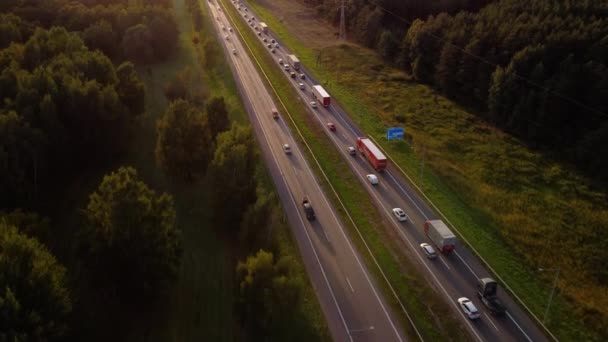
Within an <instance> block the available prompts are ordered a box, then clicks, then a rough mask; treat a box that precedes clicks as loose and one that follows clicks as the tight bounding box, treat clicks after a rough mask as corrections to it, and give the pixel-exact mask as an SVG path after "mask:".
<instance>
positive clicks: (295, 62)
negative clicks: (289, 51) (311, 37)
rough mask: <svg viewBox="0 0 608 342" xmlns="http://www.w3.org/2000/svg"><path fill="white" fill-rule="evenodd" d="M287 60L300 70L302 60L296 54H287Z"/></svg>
mask: <svg viewBox="0 0 608 342" xmlns="http://www.w3.org/2000/svg"><path fill="white" fill-rule="evenodd" d="M287 60H288V61H289V64H291V66H292V67H293V68H294V69H296V70H300V60H299V59H298V57H296V55H287Z"/></svg>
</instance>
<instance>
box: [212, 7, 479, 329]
mask: <svg viewBox="0 0 608 342" xmlns="http://www.w3.org/2000/svg"><path fill="white" fill-rule="evenodd" d="M223 4H225V6H223V8H224V10H225V13H227V14H230V15H231V16H232V17H236V16H238V15H239V14H238V11H237V10H236V9H235V8H234V7H233V6H232V5H231V4H229V3H228V4H227V3H225V2H223ZM233 23H234V27H237V28H238V31H239V32H240V33H241V34H242V36H243V38H244V39H245V42H246V43H247V45H249V47H250V48H251V49H252V51H253V54H254V55H255V57H256V58H257V59H258V61H259V62H260V63H261V65H262V70H263V71H264V72H265V73H266V74H267V75H268V76H269V78H270V83H271V85H272V87H273V88H274V89H275V90H276V91H277V93H278V95H279V97H280V98H281V100H282V102H283V103H284V104H285V107H286V109H287V110H288V111H289V113H291V115H292V118H293V120H294V121H295V127H297V129H299V130H300V132H301V133H302V135H303V137H304V141H305V142H306V143H307V144H308V145H309V146H310V148H311V150H312V153H313V154H314V156H315V157H316V159H317V160H318V161H319V163H320V167H321V169H322V170H323V172H324V173H325V174H326V175H327V176H328V178H329V179H330V181H331V186H333V188H335V189H336V191H337V192H338V194H339V199H340V200H341V201H342V202H343V203H344V204H345V206H346V207H347V210H348V212H349V214H350V215H352V218H353V221H354V222H355V223H356V224H357V227H358V228H359V230H360V232H361V234H362V235H363V237H364V238H365V241H366V242H367V244H368V245H369V247H370V249H371V250H372V253H373V255H374V257H375V258H376V260H377V261H378V263H379V265H380V266H381V267H382V269H383V270H384V272H385V274H386V275H387V277H388V279H389V281H390V283H391V284H392V285H393V287H394V288H395V291H396V292H397V294H398V296H399V298H400V300H401V301H402V302H403V303H404V305H405V306H406V308H407V310H408V312H409V313H410V315H411V316H412V319H413V320H414V322H415V325H416V326H417V327H418V329H420V330H421V332H422V335H423V337H424V338H425V339H427V340H438V339H451V340H466V339H467V337H466V336H467V333H466V332H465V331H464V328H463V327H462V326H461V325H460V323H459V322H457V321H456V320H455V318H454V317H453V315H451V314H442V315H435V312H442V313H447V312H451V309H450V308H448V307H447V305H446V304H445V303H444V302H443V300H440V299H439V298H438V296H439V295H438V294H437V293H436V292H435V291H434V289H432V288H430V287H429V285H428V284H427V283H426V281H425V280H423V279H422V278H421V277H420V273H419V270H418V269H417V268H416V266H414V265H412V264H411V263H410V262H409V261H408V259H407V258H405V257H404V256H403V254H401V253H397V251H401V250H402V249H403V246H402V245H401V244H400V243H399V242H398V241H400V239H398V238H397V236H396V233H395V232H394V231H393V230H392V229H387V228H386V227H387V224H386V222H385V221H384V218H383V216H382V215H380V214H379V212H378V210H377V209H376V208H375V207H374V206H373V205H372V204H371V203H370V202H369V201H361V198H367V196H368V194H367V193H366V192H365V190H364V189H363V188H362V187H360V186H358V184H359V180H358V179H356V176H355V175H354V174H353V173H352V172H350V171H346V170H350V168H349V167H348V165H347V164H346V162H345V161H344V160H343V159H342V157H341V156H340V154H339V153H338V152H337V151H336V150H335V149H333V148H327V146H330V145H331V141H330V140H329V138H328V137H327V136H326V135H325V133H324V128H323V127H321V126H320V125H319V124H318V123H317V122H316V121H315V119H313V118H312V116H311V115H310V114H308V113H307V111H306V110H305V109H304V107H306V106H302V104H301V103H300V100H299V98H298V97H297V95H296V91H295V90H294V89H293V88H292V86H291V85H290V83H289V82H290V81H289V80H287V79H286V78H285V77H284V76H283V75H282V73H283V71H282V70H281V69H280V68H278V67H277V66H276V65H275V64H276V63H275V62H274V61H273V59H272V58H271V57H270V56H269V55H268V53H267V52H266V51H265V48H264V47H263V46H262V45H261V44H260V43H259V42H258V39H257V37H256V36H255V34H254V33H253V32H251V30H250V29H249V27H248V26H247V25H246V24H245V23H244V22H243V21H242V20H241V19H240V18H238V19H237V20H236V21H234V20H233ZM286 121H287V122H288V123H289V124H290V126H291V127H292V129H294V128H295V127H294V123H292V122H290V121H289V120H287V117H286ZM296 139H297V140H300V138H299V136H296ZM300 143H303V141H300ZM304 152H305V154H307V157H308V159H309V161H311V165H313V169H314V170H315V172H316V173H317V175H318V179H319V180H320V181H321V183H322V186H323V188H324V189H325V191H326V192H327V193H329V194H332V191H331V189H330V184H328V183H327V182H326V180H325V179H324V178H323V177H322V175H321V174H320V171H319V169H317V167H315V163H314V161H313V160H312V156H311V155H310V154H309V151H308V150H306V149H304ZM353 184H357V185H356V186H353ZM330 198H331V199H332V201H333V203H334V204H335V207H336V208H337V209H338V210H339V213H340V215H341V216H342V218H343V221H344V222H345V223H346V225H347V226H348V227H349V229H350V230H351V233H353V234H351V236H353V237H354V238H353V241H354V242H355V243H356V245H357V247H358V249H359V250H360V251H362V253H361V254H362V255H363V256H364V258H365V259H366V263H367V264H368V265H369V269H370V270H371V272H373V273H374V275H375V277H376V279H378V281H377V283H378V284H379V285H380V287H381V288H382V289H383V292H384V294H385V296H384V297H385V298H386V300H387V301H388V302H389V303H390V304H391V305H392V307H393V308H394V311H395V312H396V313H397V314H399V316H400V317H401V321H402V323H403V324H402V325H403V327H404V329H405V331H406V333H407V334H408V335H409V336H411V337H414V336H415V334H414V332H413V330H412V329H411V327H410V324H409V323H408V322H407V319H406V317H405V315H404V314H403V312H402V310H401V308H400V307H399V304H398V303H397V301H396V300H395V298H394V296H393V295H392V293H391V292H390V289H389V288H388V286H387V284H386V282H385V281H384V280H383V279H382V276H381V274H380V272H379V270H378V268H377V267H376V266H375V265H374V262H373V260H372V259H371V256H370V255H369V254H368V253H367V252H366V250H367V249H366V247H365V245H364V242H363V240H361V238H360V237H359V235H358V232H357V231H356V230H355V228H354V227H353V226H352V224H351V223H350V220H349V219H348V216H347V215H346V213H345V212H344V211H343V209H342V207H341V206H340V205H339V203H338V199H337V198H336V197H334V196H333V195H330ZM396 259H398V262H397V261H396Z"/></svg>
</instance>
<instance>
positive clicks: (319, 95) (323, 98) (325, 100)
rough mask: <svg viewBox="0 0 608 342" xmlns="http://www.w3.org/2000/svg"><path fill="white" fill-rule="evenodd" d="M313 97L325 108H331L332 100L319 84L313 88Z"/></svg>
mask: <svg viewBox="0 0 608 342" xmlns="http://www.w3.org/2000/svg"><path fill="white" fill-rule="evenodd" d="M312 96H313V97H314V98H315V99H317V101H318V102H319V103H321V104H322V105H323V107H329V104H330V103H331V98H330V97H329V94H328V93H327V92H326V91H325V89H323V87H321V86H320V85H318V84H317V85H313V86H312Z"/></svg>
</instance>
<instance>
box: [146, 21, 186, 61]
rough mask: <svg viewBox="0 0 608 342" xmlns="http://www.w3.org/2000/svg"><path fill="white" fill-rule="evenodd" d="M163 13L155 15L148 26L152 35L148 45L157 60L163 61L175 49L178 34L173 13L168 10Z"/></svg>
mask: <svg viewBox="0 0 608 342" xmlns="http://www.w3.org/2000/svg"><path fill="white" fill-rule="evenodd" d="M163 14H164V15H157V16H155V17H154V18H153V19H152V20H150V24H149V26H148V27H149V28H150V34H151V35H152V41H151V42H150V43H151V44H150V46H151V48H152V51H153V52H154V55H155V56H156V60H157V61H164V60H165V59H167V57H169V56H170V55H171V54H172V53H173V52H174V51H175V47H176V46H177V38H178V34H179V31H178V29H177V23H176V22H175V18H174V17H173V15H172V14H170V13H169V12H168V11H165V12H163Z"/></svg>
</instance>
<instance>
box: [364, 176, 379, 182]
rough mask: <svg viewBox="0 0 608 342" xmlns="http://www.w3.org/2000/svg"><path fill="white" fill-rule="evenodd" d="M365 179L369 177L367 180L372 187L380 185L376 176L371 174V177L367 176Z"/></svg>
mask: <svg viewBox="0 0 608 342" xmlns="http://www.w3.org/2000/svg"><path fill="white" fill-rule="evenodd" d="M365 177H367V180H368V181H369V182H370V184H371V185H377V184H378V177H376V175H374V174H369V175H366V176H365Z"/></svg>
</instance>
